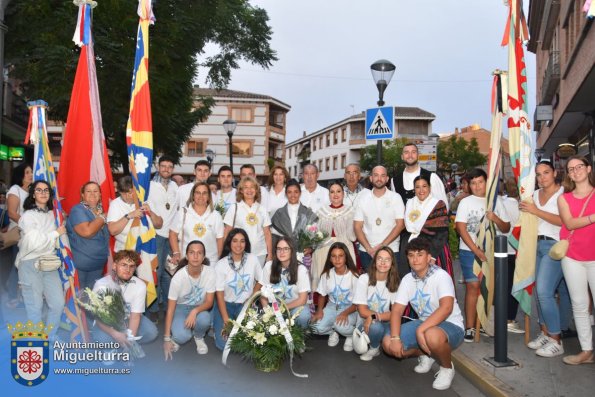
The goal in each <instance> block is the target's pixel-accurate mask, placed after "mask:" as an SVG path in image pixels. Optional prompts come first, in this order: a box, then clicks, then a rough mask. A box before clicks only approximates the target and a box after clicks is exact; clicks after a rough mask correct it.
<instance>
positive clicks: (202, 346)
mask: <svg viewBox="0 0 595 397" xmlns="http://www.w3.org/2000/svg"><path fill="white" fill-rule="evenodd" d="M194 342H195V343H196V352H197V353H198V354H207V353H208V352H209V347H208V346H207V344H206V343H205V340H204V339H203V338H197V337H194Z"/></svg>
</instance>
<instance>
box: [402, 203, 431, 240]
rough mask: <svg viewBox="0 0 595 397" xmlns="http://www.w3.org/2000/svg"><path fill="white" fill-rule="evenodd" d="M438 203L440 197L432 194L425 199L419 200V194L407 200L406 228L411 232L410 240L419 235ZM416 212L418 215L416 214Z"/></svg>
mask: <svg viewBox="0 0 595 397" xmlns="http://www.w3.org/2000/svg"><path fill="white" fill-rule="evenodd" d="M436 204H438V199H437V198H435V197H433V196H432V195H431V194H430V195H429V196H428V197H427V198H426V199H425V200H424V201H419V199H418V198H417V196H416V197H413V198H412V199H411V200H408V201H407V205H406V207H405V228H406V229H407V231H408V232H409V233H411V237H410V238H409V241H411V240H413V239H414V238H416V237H418V236H419V234H420V233H421V229H423V227H424V224H425V223H426V220H427V219H428V216H430V213H432V210H433V209H434V207H436ZM416 214H417V216H415V215H416Z"/></svg>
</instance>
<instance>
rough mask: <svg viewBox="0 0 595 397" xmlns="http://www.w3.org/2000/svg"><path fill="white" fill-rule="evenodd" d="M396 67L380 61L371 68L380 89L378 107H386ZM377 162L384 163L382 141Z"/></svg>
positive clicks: (379, 144) (378, 147) (390, 63)
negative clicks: (388, 89)
mask: <svg viewBox="0 0 595 397" xmlns="http://www.w3.org/2000/svg"><path fill="white" fill-rule="evenodd" d="M395 69H396V66H395V65H393V64H392V62H391V61H387V60H386V59H380V60H378V61H376V62H374V63H373V64H372V65H371V66H370V70H371V71H372V77H373V78H374V83H375V84H376V88H378V102H377V104H378V106H379V107H380V106H384V91H385V90H386V87H387V86H388V83H390V80H391V79H392V78H393V74H394V73H395ZM376 162H377V164H381V163H382V139H379V140H378V142H377V143H376Z"/></svg>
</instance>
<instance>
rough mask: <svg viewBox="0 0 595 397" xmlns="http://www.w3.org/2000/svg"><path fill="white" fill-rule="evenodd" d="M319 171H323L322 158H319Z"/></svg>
mask: <svg viewBox="0 0 595 397" xmlns="http://www.w3.org/2000/svg"><path fill="white" fill-rule="evenodd" d="M318 171H322V159H320V160H318Z"/></svg>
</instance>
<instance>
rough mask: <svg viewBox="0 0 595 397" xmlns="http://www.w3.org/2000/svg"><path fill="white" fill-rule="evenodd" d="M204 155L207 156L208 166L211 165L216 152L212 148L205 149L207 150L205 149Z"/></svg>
mask: <svg viewBox="0 0 595 397" xmlns="http://www.w3.org/2000/svg"><path fill="white" fill-rule="evenodd" d="M205 155H206V157H207V161H208V162H209V166H212V165H213V160H215V156H216V155H217V154H216V153H215V151H213V150H212V149H207V150H205Z"/></svg>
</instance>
